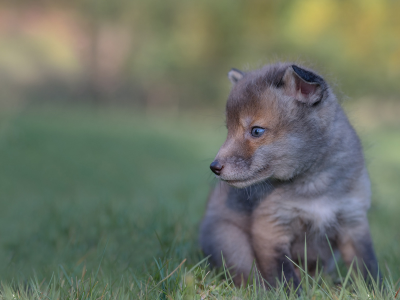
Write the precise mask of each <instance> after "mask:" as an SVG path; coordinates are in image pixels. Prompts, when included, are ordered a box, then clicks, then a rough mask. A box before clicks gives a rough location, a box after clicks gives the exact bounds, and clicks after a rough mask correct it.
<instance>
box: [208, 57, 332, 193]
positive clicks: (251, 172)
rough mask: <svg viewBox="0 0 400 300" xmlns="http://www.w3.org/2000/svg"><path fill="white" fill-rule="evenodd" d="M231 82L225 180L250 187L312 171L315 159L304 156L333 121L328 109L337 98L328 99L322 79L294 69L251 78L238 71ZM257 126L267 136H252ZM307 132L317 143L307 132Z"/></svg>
mask: <svg viewBox="0 0 400 300" xmlns="http://www.w3.org/2000/svg"><path fill="white" fill-rule="evenodd" d="M229 78H230V79H231V81H232V83H233V87H232V90H231V93H230V95H229V98H228V101H227V105H226V122H227V128H228V136H227V139H226V141H225V143H224V144H223V145H222V147H221V148H220V150H219V152H218V154H217V156H216V158H215V161H218V162H219V163H220V164H221V165H222V166H223V169H222V171H221V173H220V178H221V179H222V180H225V181H226V182H228V183H229V184H231V185H234V186H237V187H245V186H248V185H251V184H254V183H256V182H259V181H262V180H264V179H267V178H269V177H275V178H278V179H282V180H287V179H290V178H291V177H293V176H295V175H296V174H298V173H299V172H301V170H303V169H305V168H307V164H308V163H309V160H310V158H309V157H307V154H304V152H306V151H307V148H308V147H310V145H311V146H312V145H314V146H315V141H316V140H318V138H317V139H316V138H315V137H318V135H322V133H321V130H322V129H323V127H324V126H325V124H326V122H327V121H328V120H329V118H330V116H329V110H326V109H325V110H324V107H325V106H326V105H328V104H329V102H330V101H331V100H332V99H334V96H333V95H332V96H331V98H332V99H331V100H329V96H330V93H329V90H328V88H327V85H326V84H325V82H324V81H323V79H322V78H321V77H320V76H318V75H316V74H315V73H313V72H311V71H308V70H306V69H304V68H300V67H298V66H296V65H292V64H275V65H269V66H266V67H264V68H262V69H259V70H255V71H252V72H248V73H243V72H241V71H238V70H235V69H234V70H232V71H231V72H229ZM323 99H324V101H323V102H324V103H323V104H321V105H319V106H320V107H317V105H316V104H318V103H319V102H321V100H323ZM314 106H315V107H314ZM327 111H328V112H327ZM311 119H312V120H313V121H312V122H313V123H314V124H311ZM254 127H260V128H263V129H265V132H264V134H262V136H260V137H254V136H252V134H251V132H252V128H254ZM307 128H309V131H310V132H312V133H313V134H314V136H313V138H312V139H311V138H309V134H308V133H304V132H307ZM315 134H316V135H315ZM307 143H308V144H307Z"/></svg>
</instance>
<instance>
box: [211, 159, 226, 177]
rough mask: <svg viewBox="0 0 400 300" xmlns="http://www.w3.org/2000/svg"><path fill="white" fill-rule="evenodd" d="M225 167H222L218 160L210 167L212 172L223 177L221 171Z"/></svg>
mask: <svg viewBox="0 0 400 300" xmlns="http://www.w3.org/2000/svg"><path fill="white" fill-rule="evenodd" d="M223 167H224V166H223V165H221V164H220V163H219V161H218V160H214V161H213V162H212V163H211V165H210V169H211V171H213V172H214V173H215V174H216V175H221V170H222V168H223Z"/></svg>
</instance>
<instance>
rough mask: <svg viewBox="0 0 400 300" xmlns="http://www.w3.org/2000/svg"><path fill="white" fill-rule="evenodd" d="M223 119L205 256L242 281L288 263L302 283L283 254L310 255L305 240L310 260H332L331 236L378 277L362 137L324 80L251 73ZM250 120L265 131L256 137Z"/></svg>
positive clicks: (303, 72)
mask: <svg viewBox="0 0 400 300" xmlns="http://www.w3.org/2000/svg"><path fill="white" fill-rule="evenodd" d="M226 116H227V127H228V137H227V140H226V141H225V143H224V144H223V145H222V147H221V149H220V150H219V152H218V154H217V156H216V160H218V161H219V162H220V163H221V164H222V165H223V169H222V172H221V174H220V176H217V177H218V178H219V179H221V183H220V184H219V185H217V187H216V188H215V190H214V192H213V193H212V194H211V196H210V199H209V203H208V206H207V211H206V214H205V216H204V219H203V222H202V225H201V229H200V244H201V247H202V249H203V251H204V253H205V254H206V255H212V261H214V262H215V264H217V265H220V264H221V260H220V257H221V252H222V253H223V255H224V258H225V260H226V262H227V264H228V267H232V268H233V270H234V272H235V273H236V274H237V275H238V276H237V277H236V280H235V283H236V284H238V285H239V284H243V282H242V281H241V280H240V279H239V278H241V277H240V276H239V275H240V274H241V276H243V278H247V276H251V274H249V270H250V269H251V265H249V264H250V262H252V261H253V260H255V261H256V265H257V267H258V268H259V269H260V272H261V274H262V275H263V276H264V278H265V279H266V280H268V281H273V280H274V278H276V277H280V274H277V270H280V269H282V264H283V262H285V265H284V266H283V270H284V271H285V272H286V274H287V275H288V276H291V277H293V278H292V279H293V282H294V283H298V282H299V281H298V278H295V276H297V275H295V273H294V272H292V269H291V268H289V267H288V266H287V263H288V262H287V261H286V260H285V259H284V256H282V255H283V254H289V255H290V256H291V257H292V258H293V260H297V258H298V257H299V256H300V258H301V259H303V258H304V257H303V256H304V240H305V237H307V246H308V250H307V251H308V264H309V266H312V265H315V262H316V260H317V259H318V260H320V261H321V263H322V264H323V265H326V266H327V265H329V263H330V259H331V258H332V254H331V252H330V249H329V245H328V242H327V240H326V236H327V237H328V238H329V241H330V243H331V245H332V247H333V248H334V250H335V251H336V250H337V249H338V250H339V251H340V252H341V254H342V256H343V259H344V260H345V261H346V263H347V264H350V263H351V261H352V260H353V259H355V258H357V259H358V260H360V261H364V262H365V263H366V265H367V267H368V268H369V269H370V271H371V272H372V273H373V276H375V275H376V273H377V272H378V268H377V262H376V258H375V254H374V251H373V247H372V243H371V238H370V234H369V226H368V221H367V210H368V208H369V206H370V182H369V178H368V173H367V170H366V167H365V163H364V157H363V153H362V147H361V143H360V140H359V138H358V136H357V134H356V133H355V131H354V129H353V128H352V126H351V125H350V123H349V121H348V119H347V117H346V115H345V113H344V111H343V109H342V108H341V106H340V104H339V103H338V101H337V99H336V97H335V95H334V94H333V92H332V90H331V89H330V87H329V86H328V84H327V83H326V82H325V81H324V80H323V79H322V77H321V76H319V75H317V74H316V73H315V72H313V71H311V70H308V69H305V68H304V67H300V66H296V65H294V66H293V64H289V63H278V64H274V65H267V66H265V67H263V68H261V69H259V70H255V71H251V72H247V73H244V74H243V77H242V78H240V80H237V81H236V82H235V84H234V86H233V87H232V91H231V93H230V95H229V98H228V102H227V105H226ZM260 124H261V125H262V126H261V125H260ZM252 126H261V127H264V128H266V132H265V133H264V135H263V136H262V137H260V138H254V137H252V136H251V135H250V133H249V132H250V131H251V127H252ZM238 188H239V189H238ZM239 258H240V259H239ZM360 265H361V266H362V264H360ZM363 272H364V274H367V273H366V271H365V270H364V271H363ZM278 273H279V272H278ZM287 279H288V278H287ZM271 283H272V282H271Z"/></svg>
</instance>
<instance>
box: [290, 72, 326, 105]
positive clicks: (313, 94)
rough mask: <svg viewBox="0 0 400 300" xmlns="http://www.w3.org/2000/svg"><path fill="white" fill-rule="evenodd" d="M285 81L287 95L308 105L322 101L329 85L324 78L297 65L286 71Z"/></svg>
mask: <svg viewBox="0 0 400 300" xmlns="http://www.w3.org/2000/svg"><path fill="white" fill-rule="evenodd" d="M283 81H284V82H285V90H286V93H287V94H289V95H290V96H293V97H294V98H295V99H296V100H297V101H300V102H303V103H305V104H308V105H313V104H316V103H318V102H319V101H321V100H322V98H323V97H324V93H325V91H326V89H327V84H326V83H325V81H324V80H323V79H322V77H320V76H319V75H317V74H314V73H313V72H311V71H307V70H304V69H302V68H299V67H298V66H296V65H292V66H290V67H289V68H288V69H287V70H286V72H285V75H284V76H283Z"/></svg>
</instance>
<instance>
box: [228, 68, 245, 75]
mask: <svg viewBox="0 0 400 300" xmlns="http://www.w3.org/2000/svg"><path fill="white" fill-rule="evenodd" d="M231 71H233V72H239V73H240V74H243V72H242V71H240V70H238V69H236V68H231Z"/></svg>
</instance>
